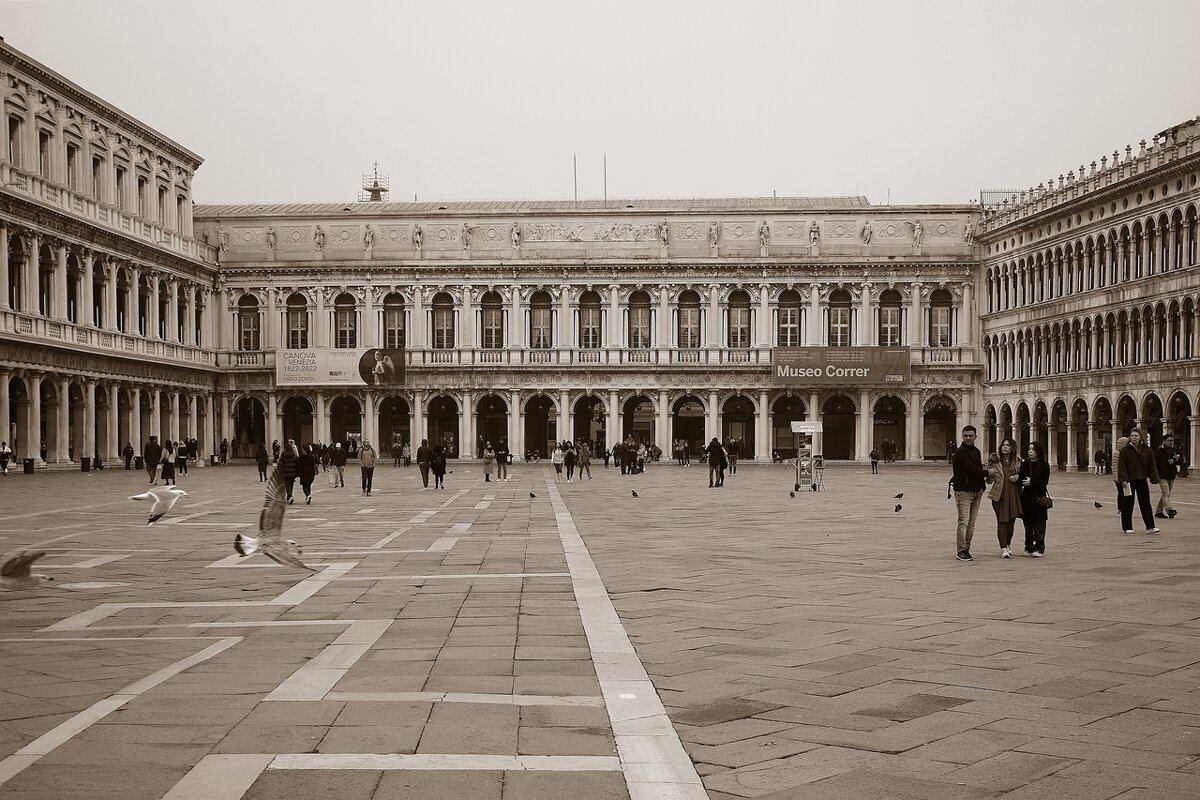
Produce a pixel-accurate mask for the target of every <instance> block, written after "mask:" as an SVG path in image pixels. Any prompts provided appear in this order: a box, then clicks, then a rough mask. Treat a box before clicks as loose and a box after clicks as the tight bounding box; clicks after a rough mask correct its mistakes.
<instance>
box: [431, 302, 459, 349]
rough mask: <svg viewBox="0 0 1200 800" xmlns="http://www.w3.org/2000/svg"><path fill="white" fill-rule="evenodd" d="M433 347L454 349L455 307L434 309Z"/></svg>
mask: <svg viewBox="0 0 1200 800" xmlns="http://www.w3.org/2000/svg"><path fill="white" fill-rule="evenodd" d="M433 347H434V349H435V350H453V349H454V309H452V308H435V309H434V310H433Z"/></svg>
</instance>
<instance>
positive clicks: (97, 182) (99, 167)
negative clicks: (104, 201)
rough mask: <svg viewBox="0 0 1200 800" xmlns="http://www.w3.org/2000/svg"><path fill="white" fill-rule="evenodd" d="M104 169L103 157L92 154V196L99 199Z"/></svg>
mask: <svg viewBox="0 0 1200 800" xmlns="http://www.w3.org/2000/svg"><path fill="white" fill-rule="evenodd" d="M103 170H104V159H103V158H99V157H98V156H92V197H94V198H96V199H97V200H99V199H100V187H101V186H102V185H103V184H102V182H101V177H100V176H101V175H102V174H103Z"/></svg>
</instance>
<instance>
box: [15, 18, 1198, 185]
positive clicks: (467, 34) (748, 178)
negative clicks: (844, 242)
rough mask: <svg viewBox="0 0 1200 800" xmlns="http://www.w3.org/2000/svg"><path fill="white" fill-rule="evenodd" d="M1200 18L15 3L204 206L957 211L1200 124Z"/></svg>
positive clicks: (38, 36) (57, 56)
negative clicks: (991, 194)
mask: <svg viewBox="0 0 1200 800" xmlns="http://www.w3.org/2000/svg"><path fill="white" fill-rule="evenodd" d="M1197 30H1200V3H1197V2H1195V0H1150V1H1149V2H1115V1H1113V0H1101V1H1100V2H1095V1H1093V0H1088V2H1054V0H1035V1H1033V2H1029V1H1027V0H1019V1H1018V2H1013V1H1012V0H1005V1H1004V2H986V3H984V2H970V1H968V2H961V1H960V2H942V1H940V0H938V1H931V2H899V1H892V0H864V1H863V2H858V3H853V2H823V3H815V2H799V1H796V2H766V1H764V2H753V1H752V0H735V1H731V0H724V2H709V1H708V0H677V1H676V0H673V1H671V2H655V1H654V0H640V2H636V1H635V2H626V0H597V1H596V2H587V3H584V2H574V0H557V1H551V0H547V2H525V0H513V1H512V2H507V3H503V2H485V1H484V0H475V2H448V1H447V0H436V1H435V2H430V1H429V0H424V1H423V2H404V1H400V0H388V1H380V2H367V1H366V0H363V1H361V2H360V1H359V0H338V2H316V1H315V0H286V2H261V1H260V0H232V1H230V2H226V1H225V0H215V1H212V2H210V1H209V0H192V2H179V1H178V0H103V2H101V1H100V0H71V1H67V0H44V1H43V2H11V0H10V1H9V2H0V35H3V36H4V38H5V40H6V41H7V42H8V44H10V45H12V46H13V47H15V48H17V49H18V50H21V51H23V52H25V53H26V54H28V55H30V56H32V57H33V58H34V59H36V60H38V61H41V62H42V63H44V64H46V65H47V66H49V67H51V68H52V69H54V70H56V71H58V72H60V73H62V74H63V75H65V76H66V77H67V78H69V79H71V80H73V81H74V82H75V83H77V84H79V85H81V86H83V87H84V88H85V89H87V90H89V91H91V92H93V93H94V94H96V95H99V96H100V97H102V98H104V99H106V100H108V101H109V102H111V103H113V104H114V105H116V106H117V107H118V108H120V109H122V110H123V111H125V112H127V113H129V114H131V115H132V116H134V117H136V118H138V119H140V120H141V121H143V122H145V123H146V124H148V125H149V126H151V127H153V128H155V129H157V130H159V131H161V132H162V133H164V134H165V135H167V136H168V137H170V138H172V139H174V140H176V141H178V142H179V143H180V144H182V145H184V146H185V147H187V148H189V149H190V150H192V151H194V152H196V153H198V154H199V155H200V156H202V157H203V158H204V159H205V163H204V165H203V166H202V167H201V168H200V171H199V173H198V175H197V178H196V181H195V198H196V200H197V201H198V202H201V203H214V202H268V203H272V202H323V201H337V202H340V201H345V200H350V199H353V198H354V197H355V195H356V193H357V190H358V186H359V180H360V176H361V174H362V173H363V172H368V171H370V169H371V165H372V163H373V162H375V161H378V162H379V166H380V170H381V171H382V172H384V173H386V174H388V175H389V176H390V178H391V186H392V195H391V199H392V200H396V201H404V200H411V199H412V198H413V196H414V195H416V196H417V197H418V198H419V199H421V200H471V199H526V198H537V199H543V198H570V197H571V196H572V192H573V187H572V165H571V161H572V153H577V154H578V163H579V166H578V181H579V196H580V197H581V198H585V197H601V196H603V193H604V182H603V176H604V173H603V170H602V155H603V154H604V153H607V154H608V196H609V197H645V198H649V197H693V196H695V197H717V196H747V195H770V194H771V193H772V192H777V193H778V194H779V195H793V196H814V195H858V194H862V195H866V196H867V197H868V198H869V199H870V200H871V201H872V202H876V203H884V202H887V200H888V197H889V190H890V197H891V202H893V203H938V202H945V203H962V202H968V201H970V200H972V199H975V198H977V197H978V192H979V190H980V189H981V188H1004V189H1019V188H1023V187H1027V186H1029V185H1032V184H1037V183H1039V182H1041V181H1045V180H1046V179H1048V178H1050V177H1051V176H1057V175H1059V174H1060V173H1065V172H1066V171H1067V170H1068V169H1072V168H1074V169H1078V167H1079V164H1080V163H1083V162H1091V161H1092V160H1093V159H1095V160H1099V158H1100V156H1102V155H1106V154H1111V153H1112V151H1113V150H1114V149H1117V148H1121V149H1122V150H1123V149H1124V146H1125V145H1126V144H1133V145H1134V148H1135V151H1136V149H1137V142H1138V140H1139V139H1142V138H1149V137H1151V136H1152V135H1153V134H1154V133H1155V132H1157V131H1160V130H1162V129H1164V128H1166V127H1168V126H1170V125H1172V124H1175V123H1177V122H1180V121H1182V120H1184V119H1187V118H1190V117H1194V116H1196V115H1197V114H1200V91H1197V87H1198V86H1200V46H1198V45H1197V42H1196V32H1197Z"/></svg>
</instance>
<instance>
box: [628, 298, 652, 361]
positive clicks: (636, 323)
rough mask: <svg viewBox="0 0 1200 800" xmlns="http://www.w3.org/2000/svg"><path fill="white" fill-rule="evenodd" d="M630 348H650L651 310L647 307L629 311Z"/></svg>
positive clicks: (634, 308)
mask: <svg viewBox="0 0 1200 800" xmlns="http://www.w3.org/2000/svg"><path fill="white" fill-rule="evenodd" d="M629 346H630V347H631V348H633V349H635V350H645V349H646V348H648V347H650V309H649V308H647V307H645V306H641V307H633V308H630V309H629Z"/></svg>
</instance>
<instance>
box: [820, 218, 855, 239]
mask: <svg viewBox="0 0 1200 800" xmlns="http://www.w3.org/2000/svg"><path fill="white" fill-rule="evenodd" d="M858 228H859V226H858V222H857V220H852V219H835V220H827V221H826V222H825V228H824V236H825V238H826V239H857V238H858Z"/></svg>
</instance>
